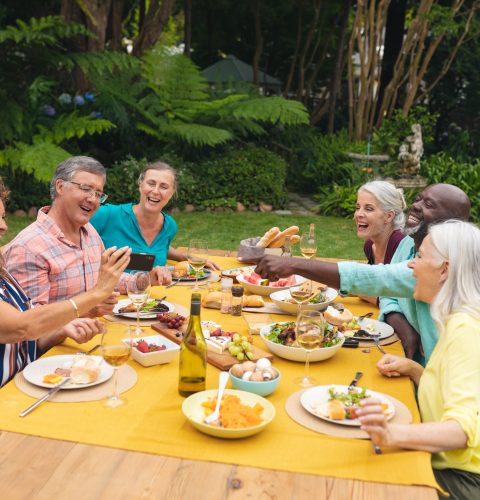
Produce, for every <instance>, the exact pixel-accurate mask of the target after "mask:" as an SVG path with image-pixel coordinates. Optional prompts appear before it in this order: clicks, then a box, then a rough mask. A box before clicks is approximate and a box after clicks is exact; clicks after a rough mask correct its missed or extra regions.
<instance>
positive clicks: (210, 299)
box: [202, 292, 222, 309]
mask: <svg viewBox="0 0 480 500" xmlns="http://www.w3.org/2000/svg"><path fill="white" fill-rule="evenodd" d="M221 303H222V292H208V293H206V294H205V295H204V297H203V299H202V306H203V307H208V308H210V309H220V304H221Z"/></svg>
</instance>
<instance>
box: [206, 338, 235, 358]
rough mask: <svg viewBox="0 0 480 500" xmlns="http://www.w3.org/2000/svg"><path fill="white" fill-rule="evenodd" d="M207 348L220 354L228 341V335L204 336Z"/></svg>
mask: <svg viewBox="0 0 480 500" xmlns="http://www.w3.org/2000/svg"><path fill="white" fill-rule="evenodd" d="M205 342H206V343H207V349H208V350H209V351H212V352H216V353H217V354H222V353H223V351H225V349H226V348H227V346H228V343H229V342H230V337H210V338H206V339H205Z"/></svg>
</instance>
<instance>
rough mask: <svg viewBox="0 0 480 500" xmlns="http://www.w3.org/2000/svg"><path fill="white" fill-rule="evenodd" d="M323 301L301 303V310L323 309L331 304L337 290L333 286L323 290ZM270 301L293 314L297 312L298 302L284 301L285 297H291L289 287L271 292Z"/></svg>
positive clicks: (336, 294)
mask: <svg viewBox="0 0 480 500" xmlns="http://www.w3.org/2000/svg"><path fill="white" fill-rule="evenodd" d="M322 293H323V294H324V295H325V298H326V300H325V302H319V303H318V304H302V310H304V311H324V310H325V309H326V308H327V307H328V305H329V304H331V303H332V302H333V301H334V300H335V299H336V298H337V296H338V292H337V291H336V290H335V288H327V289H326V290H325V291H324V292H322ZM270 298H271V299H272V302H274V303H275V304H276V305H277V306H278V307H280V309H282V310H284V311H285V312H287V313H289V314H293V315H297V313H298V304H296V303H292V302H285V301H286V300H287V299H291V298H292V296H291V295H290V289H286V290H280V291H278V292H273V293H271V294H270Z"/></svg>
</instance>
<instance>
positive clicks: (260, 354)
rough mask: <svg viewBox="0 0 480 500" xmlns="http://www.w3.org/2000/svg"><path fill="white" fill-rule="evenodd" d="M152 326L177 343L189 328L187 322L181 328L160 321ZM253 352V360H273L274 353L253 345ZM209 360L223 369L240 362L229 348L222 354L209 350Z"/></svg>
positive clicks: (228, 368) (179, 342)
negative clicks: (171, 326) (170, 326)
mask: <svg viewBox="0 0 480 500" xmlns="http://www.w3.org/2000/svg"><path fill="white" fill-rule="evenodd" d="M152 328H153V329H154V330H155V331H157V332H158V333H160V334H161V335H163V336H164V337H166V338H167V339H169V340H172V341H173V342H175V343H177V344H181V342H182V338H183V334H184V332H185V331H186V329H187V324H186V323H185V324H183V325H182V326H181V327H180V328H168V326H167V325H166V324H165V323H160V322H158V323H154V324H153V325H152ZM252 354H253V361H257V360H258V359H260V358H268V359H269V360H270V361H271V360H273V355H272V354H271V353H270V352H266V351H263V350H262V349H259V348H258V347H255V346H253V345H252ZM207 361H208V362H209V363H210V364H211V365H213V366H215V367H216V368H218V369H220V370H223V371H227V370H230V368H231V367H232V366H233V365H234V364H236V363H238V360H237V359H236V358H234V357H233V356H232V355H231V354H230V353H229V352H228V350H226V351H223V352H222V353H221V354H220V353H219V352H214V351H211V350H209V351H207Z"/></svg>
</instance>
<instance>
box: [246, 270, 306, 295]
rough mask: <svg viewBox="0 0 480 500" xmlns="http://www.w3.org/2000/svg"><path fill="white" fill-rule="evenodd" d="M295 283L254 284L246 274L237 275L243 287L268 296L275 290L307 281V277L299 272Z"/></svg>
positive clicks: (255, 293) (285, 288) (251, 291)
mask: <svg viewBox="0 0 480 500" xmlns="http://www.w3.org/2000/svg"><path fill="white" fill-rule="evenodd" d="M294 276H295V283H294V284H293V285H288V286H266V285H254V284H253V283H250V282H249V281H247V280H246V279H245V275H244V274H239V275H238V276H237V281H238V282H239V283H240V284H241V285H243V287H244V288H245V289H246V290H247V291H249V292H250V293H253V294H254V295H264V296H268V295H270V294H271V293H273V292H276V291H278V290H287V289H288V288H291V287H292V286H298V285H301V284H302V283H304V282H305V278H304V277H303V276H299V275H298V274H295V275H294Z"/></svg>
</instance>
